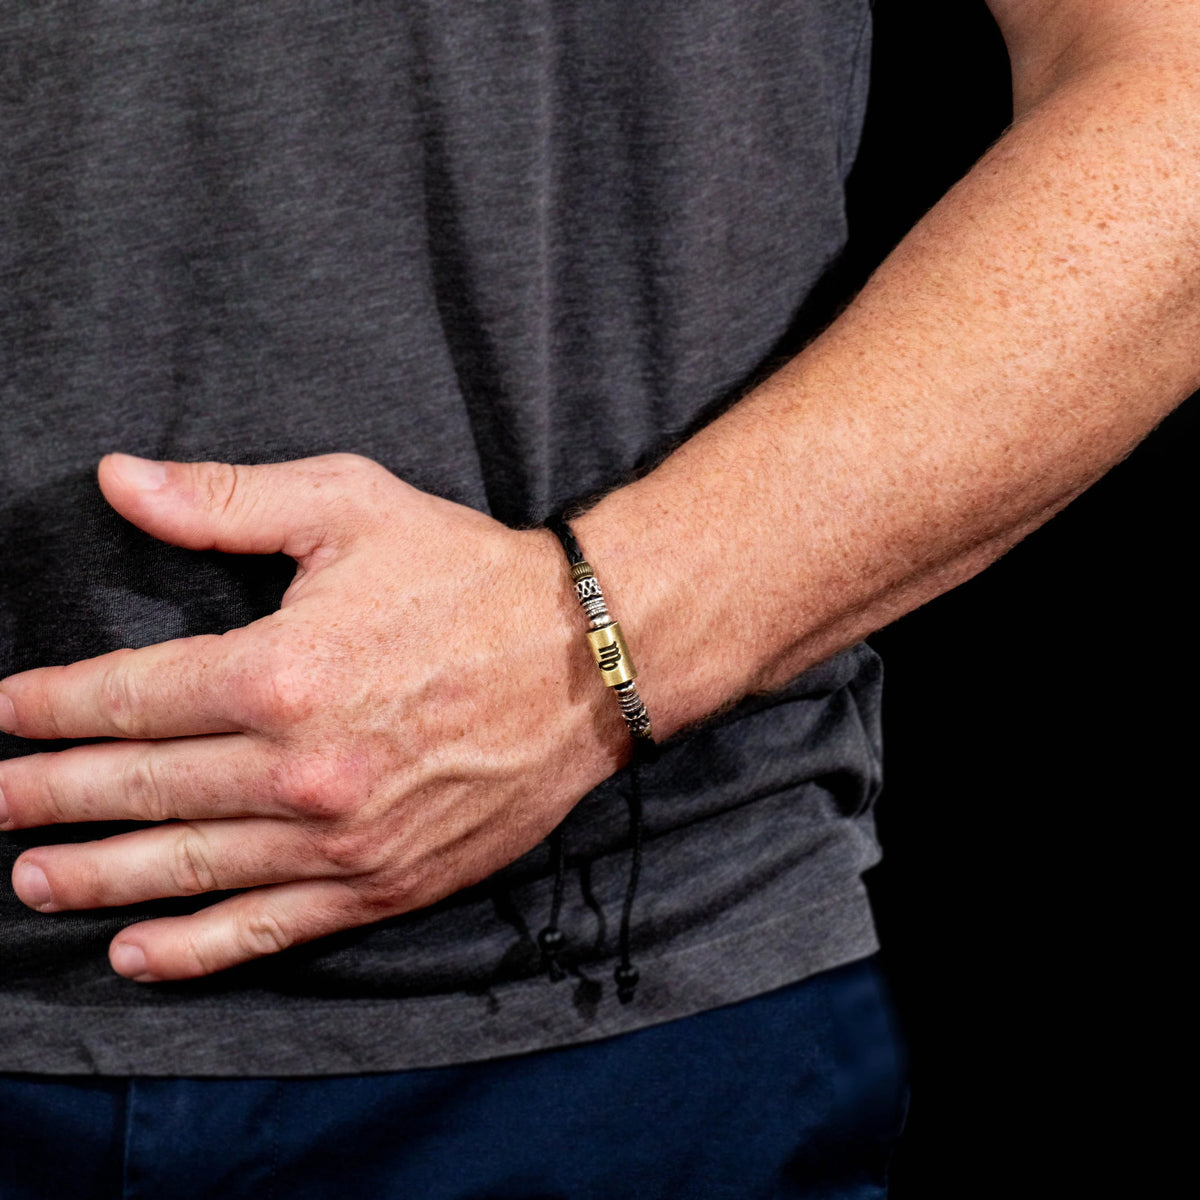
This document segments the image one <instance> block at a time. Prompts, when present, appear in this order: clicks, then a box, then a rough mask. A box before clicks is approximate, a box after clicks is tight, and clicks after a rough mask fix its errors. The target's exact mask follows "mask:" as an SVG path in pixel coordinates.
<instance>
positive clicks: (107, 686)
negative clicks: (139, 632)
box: [98, 650, 141, 737]
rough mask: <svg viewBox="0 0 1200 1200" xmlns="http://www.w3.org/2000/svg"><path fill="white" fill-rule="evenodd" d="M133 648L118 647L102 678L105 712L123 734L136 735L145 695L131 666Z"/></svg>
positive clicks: (116, 728) (102, 710)
mask: <svg viewBox="0 0 1200 1200" xmlns="http://www.w3.org/2000/svg"><path fill="white" fill-rule="evenodd" d="M131 653H132V651H128V650H125V651H117V652H116V654H115V655H114V656H113V661H112V662H111V663H109V665H108V667H107V668H106V669H105V671H104V674H103V675H102V676H101V679H100V689H99V699H98V703H99V705H100V713H101V716H102V717H103V718H104V719H105V721H106V722H107V723H108V724H109V725H110V726H111V727H112V728H113V729H114V730H116V732H117V734H118V736H120V737H135V736H136V735H137V731H138V726H137V722H138V713H139V712H140V711H141V698H140V696H139V694H138V689H137V683H136V681H135V679H134V676H133V672H131V671H130V670H129V668H128V659H129V655H130V654H131Z"/></svg>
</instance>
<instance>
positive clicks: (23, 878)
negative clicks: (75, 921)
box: [13, 863, 54, 912]
mask: <svg viewBox="0 0 1200 1200" xmlns="http://www.w3.org/2000/svg"><path fill="white" fill-rule="evenodd" d="M13 890H14V891H15V892H16V893H17V895H18V896H20V897H21V903H22V904H28V905H29V907H30V908H36V909H37V910H38V912H49V911H50V910H51V909H52V908H53V907H54V894H53V893H52V892H51V891H50V880H48V879H47V878H46V872H45V871H43V870H42V868H41V867H35V866H34V865H33V863H17V865H16V866H15V867H14V868H13Z"/></svg>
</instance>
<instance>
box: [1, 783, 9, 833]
mask: <svg viewBox="0 0 1200 1200" xmlns="http://www.w3.org/2000/svg"><path fill="white" fill-rule="evenodd" d="M7 824H8V804H7V803H6V802H5V799H4V789H3V788H0V827H3V826H5V825H7Z"/></svg>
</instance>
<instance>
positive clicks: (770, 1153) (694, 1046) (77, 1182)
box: [0, 961, 906, 1200]
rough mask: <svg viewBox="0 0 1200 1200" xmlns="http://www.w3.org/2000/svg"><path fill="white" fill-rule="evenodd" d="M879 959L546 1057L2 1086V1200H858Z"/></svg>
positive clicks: (877, 1029)
mask: <svg viewBox="0 0 1200 1200" xmlns="http://www.w3.org/2000/svg"><path fill="white" fill-rule="evenodd" d="M901 1059H902V1055H901V1054H900V1052H899V1049H898V1040H897V1036H896V1031H895V1024H894V1019H893V1016H892V1011H891V1008H890V1006H889V1004H888V1001H887V999H886V993H885V991H884V987H883V985H882V982H881V979H880V977H879V973H878V970H877V968H876V966H875V964H874V963H873V962H870V961H868V962H864V963H855V964H853V965H851V966H849V967H842V968H839V969H838V970H836V971H830V972H827V973H826V974H824V975H820V976H817V977H815V978H813V979H809V980H806V981H805V982H803V983H800V984H796V985H794V986H792V987H788V988H784V989H782V990H780V991H777V992H772V993H770V994H768V995H766V996H761V997H759V998H757V999H754V1000H750V1001H746V1002H745V1003H742V1004H735V1005H730V1006H729V1007H727V1008H722V1009H717V1010H715V1011H713V1012H708V1013H703V1014H701V1015H700V1016H696V1017H689V1018H687V1019H685V1020H680V1021H673V1022H670V1023H669V1024H665V1025H660V1026H656V1027H654V1028H651V1029H645V1030H641V1031H639V1032H637V1033H633V1034H627V1035H625V1036H622V1037H617V1038H610V1039H608V1040H605V1041H601V1042H595V1043H592V1044H589V1045H584V1046H573V1047H567V1048H565V1049H561V1050H552V1051H548V1052H545V1053H542V1054H533V1055H524V1056H519V1057H514V1058H506V1059H498V1060H494V1061H491V1062H485V1063H478V1064H471V1065H468V1066H462V1067H442V1068H438V1069H433V1070H420V1071H404V1072H399V1073H396V1074H381V1075H364V1076H353V1077H349V1076H336V1077H328V1078H313V1079H286V1080H265V1079H142V1078H139V1079H104V1078H91V1077H89V1078H81V1079H63V1078H54V1077H39V1076H29V1075H26V1076H12V1075H10V1076H0V1131H2V1132H0V1140H2V1149H0V1197H3V1200H60V1198H68V1197H69V1198H70V1200H112V1198H116V1197H122V1198H129V1200H133V1198H137V1200H184V1198H187V1200H207V1198H208V1197H212V1198H213V1200H218V1198H219V1200H240V1198H242V1197H253V1198H254V1200H310V1198H311V1200H317V1198H322V1200H324V1198H327V1197H336V1198H337V1200H358V1198H359V1197H370V1198H372V1200H375V1198H383V1197H387V1198H391V1197H413V1198H414V1200H451V1198H454V1200H484V1198H485V1197H487V1198H495V1200H500V1198H511V1200H518V1198H520V1200H533V1198H535V1197H536V1198H538V1200H548V1198H550V1197H563V1198H567V1197H569V1198H571V1200H649V1198H655V1200H708V1198H710V1197H712V1198H716V1197H729V1198H730V1200H754V1198H756V1197H807V1198H810V1200H815V1198H818V1197H819V1198H820V1200H833V1198H835V1197H836V1198H838V1200H842V1198H845V1200H850V1198H854V1200H866V1198H868V1197H871V1198H875V1197H882V1196H885V1195H886V1185H885V1181H884V1174H885V1170H886V1163H887V1158H888V1155H889V1153H890V1150H891V1147H892V1144H893V1143H894V1141H895V1139H896V1137H897V1136H898V1134H899V1130H900V1125H901V1122H902V1120H903V1110H904V1103H905V1094H906V1093H905V1084H904V1073H903V1069H902V1063H901Z"/></svg>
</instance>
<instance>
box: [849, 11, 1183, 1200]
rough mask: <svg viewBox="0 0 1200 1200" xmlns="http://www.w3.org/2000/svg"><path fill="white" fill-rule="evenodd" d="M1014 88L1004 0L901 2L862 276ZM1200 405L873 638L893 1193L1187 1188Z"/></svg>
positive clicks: (890, 17) (888, 18)
mask: <svg viewBox="0 0 1200 1200" xmlns="http://www.w3.org/2000/svg"><path fill="white" fill-rule="evenodd" d="M1009 103H1010V102H1009V76H1008V62H1007V57H1006V55H1005V52H1004V46H1003V43H1002V42H1001V40H1000V37H999V34H998V32H997V31H996V29H995V26H994V24H993V23H992V21H991V19H990V17H989V16H988V13H987V9H986V7H985V5H984V4H983V3H982V0H945V2H938V3H934V2H927V3H915V2H910V3H902V2H900V0H878V3H877V4H876V43H875V66H874V68H873V77H872V98H871V106H870V109H869V113H868V123H867V130H866V134H865V140H864V145H863V151H862V156H861V158H860V162H859V164H858V166H857V167H856V168H855V174H854V176H853V179H852V194H851V215H852V228H851V236H852V249H853V260H854V269H855V270H859V271H862V270H866V269H869V266H870V264H871V263H873V262H876V261H878V260H879V258H881V257H882V256H883V255H884V254H886V253H887V251H888V249H890V247H891V246H893V245H894V244H895V243H896V242H897V241H898V240H899V239H900V237H902V236H903V233H904V231H905V230H906V229H907V228H908V227H909V226H911V224H912V223H913V222H914V221H915V220H916V219H917V218H918V217H919V216H920V215H921V213H922V212H924V211H925V210H926V209H927V208H928V207H930V205H932V204H933V203H935V202H936V200H937V198H938V197H939V196H940V195H941V194H942V193H943V192H944V191H945V190H946V188H947V187H948V186H949V185H950V184H951V183H952V182H953V181H954V180H955V179H957V178H958V177H960V176H961V175H962V174H963V173H964V172H965V171H966V170H967V169H968V168H969V166H970V164H971V163H972V162H973V161H974V160H975V159H976V158H977V157H978V156H979V154H980V153H982V151H983V150H984V149H985V148H986V147H987V145H988V144H989V143H990V142H991V141H993V140H994V139H995V138H996V137H997V136H999V134H1000V133H1001V132H1002V130H1003V129H1004V127H1005V125H1006V124H1007V122H1008V120H1009V119H1010V107H1009ZM1198 352H1200V348H1198ZM1197 408H1198V406H1197V404H1196V403H1195V402H1193V403H1192V404H1191V405H1185V406H1184V407H1183V408H1182V409H1180V410H1179V411H1178V412H1176V413H1175V414H1174V415H1173V416H1172V417H1170V418H1169V419H1168V420H1167V421H1166V422H1165V423H1164V424H1163V425H1162V426H1160V428H1159V429H1158V430H1157V431H1156V432H1155V433H1153V434H1152V435H1151V436H1150V437H1149V438H1148V439H1147V441H1146V442H1145V443H1143V445H1142V446H1141V447H1140V448H1139V449H1138V450H1137V451H1136V452H1135V453H1134V454H1133V455H1132V456H1131V457H1130V458H1129V459H1127V460H1126V461H1125V462H1124V463H1122V464H1121V465H1120V466H1118V467H1117V468H1115V469H1114V470H1113V471H1112V472H1111V473H1110V474H1109V475H1108V476H1106V477H1105V478H1104V479H1103V480H1101V482H1100V483H1099V484H1097V485H1096V486H1095V487H1094V488H1092V489H1091V490H1090V491H1089V492H1088V493H1086V494H1085V495H1084V496H1083V497H1081V498H1080V499H1079V500H1077V501H1076V502H1075V503H1074V504H1073V505H1071V506H1070V507H1069V508H1068V509H1067V510H1066V511H1065V512H1064V513H1062V514H1061V515H1060V516H1058V517H1056V518H1055V519H1054V520H1053V521H1052V522H1050V524H1049V525H1047V526H1046V527H1044V528H1043V529H1042V530H1040V531H1038V532H1037V533H1036V534H1034V535H1033V536H1032V537H1030V538H1028V539H1027V540H1026V541H1025V542H1023V543H1022V544H1021V545H1020V546H1018V547H1017V548H1016V549H1015V550H1013V551H1012V552H1010V554H1008V555H1007V556H1005V557H1004V558H1003V559H1002V560H1001V561H1000V562H999V563H997V564H996V565H994V566H993V567H991V568H990V569H989V570H988V571H986V572H984V574H983V575H981V576H979V577H978V578H977V579H975V580H973V581H971V582H969V583H967V584H966V585H964V586H962V587H960V588H958V589H956V590H955V591H954V592H952V593H950V594H948V595H947V596H944V597H942V598H940V599H938V600H936V601H934V602H933V603H932V604H930V605H927V606H926V607H925V608H923V609H920V610H918V611H917V612H915V613H913V614H910V615H909V616H907V617H905V618H904V619H902V620H901V621H899V622H898V623H896V624H895V625H893V626H891V627H890V628H888V629H886V630H884V631H882V632H881V633H880V634H878V635H877V636H876V637H874V638H872V639H871V641H872V643H873V644H874V645H875V646H876V648H877V649H879V650H880V651H881V652H882V653H883V655H884V660H885V663H886V670H887V690H886V693H885V695H886V701H885V704H886V707H885V738H886V743H887V772H888V775H887V785H886V788H885V793H884V797H883V800H882V802H881V804H880V808H879V824H880V832H881V836H882V839H883V842H884V848H885V861H884V864H883V865H882V866H881V867H879V868H877V869H876V870H875V871H873V872H872V873H871V875H870V876H869V880H868V882H869V883H870V885H871V889H872V897H873V902H874V904H875V908H876V915H877V919H878V924H879V927H880V932H881V937H882V939H883V942H884V947H885V950H884V958H885V963H886V965H887V967H888V970H889V974H890V977H891V979H892V986H893V989H894V993H895V997H896V1002H897V1007H898V1009H899V1011H900V1013H901V1017H902V1020H903V1023H904V1026H905V1029H906V1032H907V1037H908V1041H909V1045H910V1051H911V1061H912V1066H911V1071H912V1081H913V1097H912V1104H911V1109H910V1116H909V1124H908V1129H907V1132H906V1134H905V1138H904V1140H903V1142H902V1144H901V1147H900V1149H899V1151H898V1153H897V1156H896V1160H895V1163H894V1167H893V1175H892V1195H893V1197H894V1198H895V1200H911V1198H914V1197H920V1198H921V1200H930V1198H932V1197H940V1196H954V1197H956V1198H962V1197H975V1196H981V1195H1000V1196H1048V1197H1051V1196H1052V1197H1060V1196H1083V1195H1091V1194H1093V1189H1095V1190H1099V1188H1100V1186H1101V1185H1102V1184H1103V1185H1105V1187H1104V1190H1105V1191H1110V1190H1113V1189H1115V1194H1117V1195H1147V1196H1154V1195H1166V1194H1171V1193H1172V1192H1173V1188H1172V1187H1170V1186H1168V1184H1167V1175H1166V1172H1167V1170H1168V1169H1169V1166H1170V1160H1171V1158H1172V1157H1173V1150H1174V1149H1175V1147H1176V1144H1177V1135H1180V1131H1179V1128H1178V1127H1177V1126H1176V1125H1175V1123H1174V1120H1173V1115H1172V1114H1173V1111H1174V1102H1173V1101H1171V1100H1170V1099H1169V1098H1168V1097H1167V1096H1166V1095H1165V1094H1164V1093H1163V1092H1162V1090H1161V1085H1162V1082H1163V1081H1164V1080H1166V1079H1169V1078H1170V1077H1171V1076H1172V1075H1173V1074H1174V1073H1175V1072H1176V1070H1177V1069H1178V1068H1177V1066H1176V1064H1177V1062H1178V1059H1179V1057H1180V1053H1179V1052H1180V1050H1181V1049H1182V1047H1181V1046H1177V1045H1176V1043H1177V1041H1179V1040H1180V1034H1181V1031H1182V1028H1184V1027H1185V1026H1183V1024H1182V1018H1183V1014H1184V1012H1185V1011H1190V1010H1191V1007H1192V1006H1191V1003H1190V1000H1191V993H1190V992H1188V991H1187V990H1186V986H1187V985H1185V983H1184V982H1183V979H1182V978H1181V975H1180V971H1179V969H1178V968H1179V967H1180V966H1181V965H1182V963H1183V962H1185V961H1186V958H1187V957H1188V955H1187V949H1188V941H1187V940H1185V936H1184V928H1183V921H1182V919H1181V917H1180V915H1179V914H1180V910H1181V909H1182V908H1183V907H1184V901H1185V900H1186V896H1185V895H1184V888H1183V886H1182V884H1181V883H1180V880H1181V878H1182V876H1183V873H1184V870H1185V866H1184V864H1185V862H1186V860H1187V857H1188V850H1187V841H1188V837H1187V835H1186V833H1185V829H1184V814H1185V812H1188V810H1189V809H1190V807H1191V804H1190V801H1191V799H1192V798H1193V797H1194V794H1195V787H1194V785H1193V784H1192V783H1191V780H1190V772H1189V770H1188V768H1189V767H1190V759H1191V757H1192V755H1193V753H1194V750H1193V747H1194V744H1195V741H1194V738H1193V736H1192V724H1193V717H1194V705H1193V703H1192V699H1191V679H1192V678H1193V677H1194V675H1195V668H1196V666H1197V662H1196V651H1195V648H1194V645H1193V644H1192V640H1191V633H1190V629H1189V620H1188V618H1189V616H1190V608H1191V605H1190V590H1189V588H1188V586H1187V585H1186V583H1185V579H1184V574H1185V571H1186V569H1187V568H1186V564H1187V561H1188V559H1189V558H1190V557H1191V555H1190V548H1191V545H1192V534H1191V510H1192V485H1191V475H1190V470H1189V468H1190V466H1191V454H1192V450H1191V448H1192V447H1193V446H1194V445H1195V426H1196V421H1197ZM947 695H950V696H951V697H953V703H952V704H951V705H950V706H947V705H946V703H945V698H946V696H947ZM1188 824H1189V825H1190V822H1189V823H1188ZM1189 1023H1190V1022H1189ZM1186 1094H1187V1092H1186V1091H1185V1095H1186ZM1178 1140H1179V1142H1180V1144H1181V1145H1182V1137H1181V1135H1180V1136H1178ZM1175 1157H1178V1156H1175ZM1176 1165H1178V1163H1177V1164H1176Z"/></svg>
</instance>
